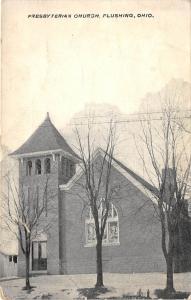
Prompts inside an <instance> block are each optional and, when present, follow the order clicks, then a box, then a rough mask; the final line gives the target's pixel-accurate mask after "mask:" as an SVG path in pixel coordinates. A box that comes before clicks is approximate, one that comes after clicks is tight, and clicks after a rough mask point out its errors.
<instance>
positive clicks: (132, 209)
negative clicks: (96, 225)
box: [60, 168, 165, 274]
mask: <svg viewBox="0 0 191 300" xmlns="http://www.w3.org/2000/svg"><path fill="white" fill-rule="evenodd" d="M80 182H81V183H82V182H84V178H83V176H82V177H81V178H80V179H79V181H78V182H77V183H75V184H74V185H73V186H72V188H71V189H70V190H69V191H62V196H61V207H60V216H61V218H60V231H61V240H60V243H61V244H60V251H61V253H60V259H61V272H62V273H63V274H77V273H95V272H96V252H95V247H86V245H85V214H84V213H83V206H84V205H83V200H82V199H83V197H86V195H85V194H84V191H83V189H82V188H81V187H80V185H79V183H80ZM116 184H118V185H120V190H119V197H118V199H117V200H116V201H115V202H113V203H114V205H115V207H116V208H117V211H118V216H119V241H120V245H115V246H103V271H104V272H120V273H131V272H161V271H165V262H164V259H163V254H162V250H161V233H160V223H158V221H157V220H156V218H155V217H154V216H153V215H154V209H153V205H152V203H151V202H150V200H149V199H148V197H147V196H146V195H145V194H144V193H143V192H141V191H140V189H139V188H137V187H136V186H134V185H133V184H132V183H131V182H130V181H128V180H127V178H125V177H124V176H123V175H122V174H121V173H120V172H119V171H117V170H116V169H115V168H113V170H112V185H116ZM79 195H80V197H79ZM84 199H85V198H84Z"/></svg>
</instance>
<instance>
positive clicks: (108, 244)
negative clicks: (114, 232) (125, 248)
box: [84, 242, 120, 248]
mask: <svg viewBox="0 0 191 300" xmlns="http://www.w3.org/2000/svg"><path fill="white" fill-rule="evenodd" d="M102 246H103V247H111V246H120V242H115V243H103V244H102ZM92 247H96V243H92V244H85V245H84V248H92Z"/></svg>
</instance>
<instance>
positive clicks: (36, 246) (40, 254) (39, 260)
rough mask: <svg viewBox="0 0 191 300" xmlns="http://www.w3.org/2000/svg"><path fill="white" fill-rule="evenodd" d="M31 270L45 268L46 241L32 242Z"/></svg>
mask: <svg viewBox="0 0 191 300" xmlns="http://www.w3.org/2000/svg"><path fill="white" fill-rule="evenodd" d="M32 270H33V271H41V270H47V251H46V241H43V242H41V241H34V242H32Z"/></svg>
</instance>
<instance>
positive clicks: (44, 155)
mask: <svg viewBox="0 0 191 300" xmlns="http://www.w3.org/2000/svg"><path fill="white" fill-rule="evenodd" d="M11 155H12V156H13V157H14V158H17V159H18V160H19V180H20V183H21V182H22V185H23V190H24V191H25V192H26V195H27V196H26V197H28V199H29V201H32V200H31V199H32V197H31V198H30V195H31V194H34V191H35V192H36V193H38V197H39V200H38V201H42V198H43V197H44V192H43V191H44V189H45V184H46V182H47V181H46V180H47V176H48V178H49V184H50V186H51V191H53V193H52V195H53V196H52V199H51V204H50V203H49V202H48V203H47V206H48V207H47V211H46V214H45V216H44V218H45V219H46V220H48V221H49V220H53V221H52V222H51V226H50V227H49V228H48V229H47V232H43V233H39V234H38V235H37V236H36V237H35V238H34V239H33V241H32V249H31V259H30V269H31V270H30V272H31V273H48V274H78V273H95V272H96V252H95V245H96V239H95V229H94V221H93V217H92V214H91V211H90V209H89V208H86V209H84V207H83V201H82V200H81V198H82V197H85V196H84V194H83V191H82V188H81V185H80V184H79V182H81V183H83V182H84V180H85V179H84V174H83V172H81V171H80V172H79V170H78V165H79V164H80V159H79V157H78V155H77V154H76V153H75V152H74V151H73V150H72V148H71V147H70V146H69V145H68V143H67V142H66V140H65V139H64V137H63V136H62V135H61V134H60V133H59V132H58V130H57V129H56V128H55V126H54V125H53V124H52V122H51V120H50V118H49V115H48V114H47V117H46V119H45V120H44V121H43V123H42V124H41V125H40V126H39V127H38V128H37V129H36V131H35V132H34V133H33V134H32V135H31V137H30V138H29V139H28V140H27V141H26V142H25V143H24V144H23V145H22V146H21V147H20V148H19V149H17V150H16V151H15V152H13V153H12V154H11ZM99 155H102V154H101V152H99V150H98V151H97V156H99ZM112 176H113V180H114V181H115V183H116V184H119V185H120V186H121V187H120V191H119V193H120V200H119V201H117V202H116V203H112V205H111V209H110V212H109V216H108V219H107V223H106V230H105V233H104V238H103V271H104V272H119V273H131V272H137V273H140V272H162V271H165V261H164V258H163V254H162V250H161V231H160V223H159V222H158V221H157V219H156V217H155V215H154V209H153V205H152V203H151V200H150V197H149V196H150V195H149V193H150V191H151V189H152V188H153V187H152V186H151V185H150V184H149V183H148V182H146V181H145V180H144V179H143V178H141V177H140V176H138V175H137V174H136V173H134V172H133V171H132V170H130V169H129V168H127V167H126V166H125V165H124V164H122V163H121V162H119V161H118V160H116V159H114V163H113V165H112ZM52 204H53V206H52V207H54V208H53V209H52V210H51V205H52ZM30 205H31V207H32V205H33V203H30ZM53 211H54V216H53ZM51 218H52V219H51ZM24 274H25V260H24V256H23V254H22V252H21V250H19V256H18V275H19V276H22V275H24Z"/></svg>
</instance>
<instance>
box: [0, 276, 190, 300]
mask: <svg viewBox="0 0 191 300" xmlns="http://www.w3.org/2000/svg"><path fill="white" fill-rule="evenodd" d="M95 281H96V275H94V274H90V275H89V274H88V275H87V274H86V275H41V276H36V277H32V278H31V285H32V286H34V289H32V291H31V292H30V293H29V294H28V293H27V292H26V291H24V290H22V287H23V286H24V279H23V278H20V279H19V278H15V279H11V280H0V286H1V287H2V289H3V291H4V293H5V294H6V295H7V296H8V299H10V300H28V299H37V300H38V299H50V300H71V299H93V298H94V299H95V297H99V298H102V299H108V298H112V297H116V298H117V297H124V295H136V294H137V292H138V291H139V290H140V289H141V292H143V295H144V296H146V292H147V290H148V289H149V291H150V296H151V297H155V298H156V296H154V291H155V289H163V288H164V287H165V274H162V273H147V274H109V273H106V274H104V284H105V287H106V289H104V290H102V291H100V293H99V292H98V293H94V292H93V290H92V289H91V288H93V287H94V285H95ZM174 282H175V288H176V290H177V291H182V292H190V293H191V273H180V274H175V275H174ZM83 295H86V297H87V298H85V297H83Z"/></svg>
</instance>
